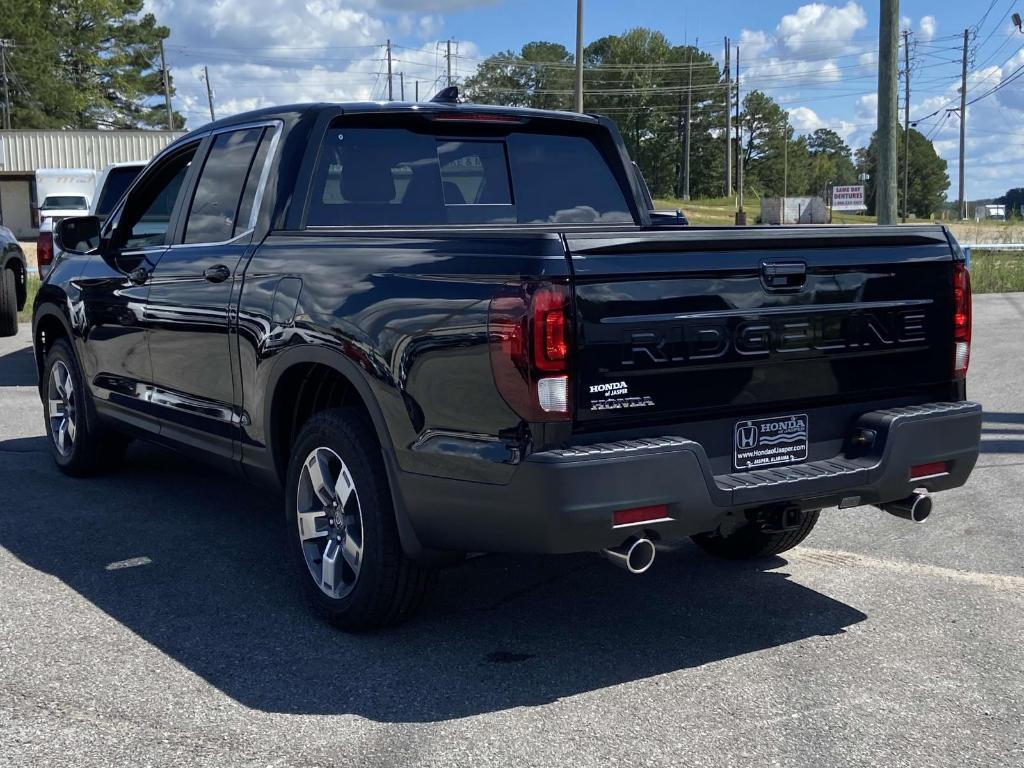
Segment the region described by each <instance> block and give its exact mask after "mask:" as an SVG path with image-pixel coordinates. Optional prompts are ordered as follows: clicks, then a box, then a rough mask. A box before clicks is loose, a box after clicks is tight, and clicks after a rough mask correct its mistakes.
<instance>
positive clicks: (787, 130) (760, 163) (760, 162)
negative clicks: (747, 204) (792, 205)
mask: <svg viewBox="0 0 1024 768" xmlns="http://www.w3.org/2000/svg"><path fill="white" fill-rule="evenodd" d="M740 121H741V123H742V126H743V142H744V143H743V149H742V152H743V174H744V176H743V179H744V188H745V189H746V191H747V192H749V193H753V194H755V195H759V196H779V195H781V194H782V192H783V185H784V181H785V177H786V167H787V166H786V162H785V161H786V154H787V149H788V150H789V152H788V154H789V158H788V159H789V163H788V169H789V173H788V179H789V183H788V184H786V193H787V194H788V195H798V194H802V193H803V192H804V191H805V190H804V187H806V184H807V179H806V176H807V174H806V170H807V142H806V140H804V139H803V137H801V138H800V139H799V140H797V141H794V140H793V134H794V131H793V128H792V126H790V125H789V115H788V114H787V113H786V112H785V111H784V110H783V109H782V107H780V106H779V105H778V104H777V103H776V102H775V100H774V99H772V98H771V97H769V96H767V95H765V94H764V93H762V92H761V91H751V92H750V93H748V94H747V95H746V97H745V98H744V99H743V112H742V114H741V115H740ZM787 143H788V147H787V146H786V145H787Z"/></svg>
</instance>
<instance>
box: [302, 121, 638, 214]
mask: <svg viewBox="0 0 1024 768" xmlns="http://www.w3.org/2000/svg"><path fill="white" fill-rule="evenodd" d="M306 223H307V226H311V227H331V226H386V225H392V226H403V225H429V224H593V223H616V224H621V223H633V214H632V212H631V211H630V208H629V205H628V204H627V202H626V195H625V194H624V193H623V190H622V187H621V186H620V184H619V181H618V180H617V179H616V177H615V174H613V173H612V170H611V168H610V167H609V165H608V162H607V161H606V160H605V158H604V156H603V155H602V153H601V151H600V149H599V148H598V146H597V145H596V144H595V143H594V142H593V141H592V140H591V139H590V138H588V137H586V136H572V135H561V134H553V133H543V132H526V131H514V132H506V134H505V135H501V134H500V133H494V135H484V136H472V137H469V136H458V135H447V134H445V135H440V134H438V133H437V132H436V130H434V131H431V132H418V131H415V130H408V129H404V128H394V127H391V128H385V127H345V126H342V127H338V128H332V129H331V130H330V131H328V133H327V137H326V139H325V142H324V146H323V147H322V150H321V152H320V158H319V161H318V167H317V172H316V174H315V176H314V180H313V190H312V195H311V199H310V203H309V209H308V215H307V221H306Z"/></svg>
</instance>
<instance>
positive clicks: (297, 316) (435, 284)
mask: <svg viewBox="0 0 1024 768" xmlns="http://www.w3.org/2000/svg"><path fill="white" fill-rule="evenodd" d="M567 275H568V266H567V263H566V258H565V251H564V246H563V243H562V241H561V239H560V238H559V237H558V236H557V235H555V234H549V233H516V234H511V233H510V234H505V233H500V234H495V233H490V234H487V233H484V234H481V233H470V232H464V231H463V232H456V231H452V232H439V231H437V230H434V231H431V232H429V233H427V232H409V233H388V234H381V233H379V232H377V233H372V232H371V233H367V232H362V233H360V232H350V233H343V232H336V233H333V232H332V233H327V232H307V233H301V234H299V233H296V234H275V235H273V236H271V237H270V238H268V239H267V240H266V241H265V242H264V243H263V245H262V246H261V247H260V248H259V249H258V250H257V251H256V253H255V255H254V256H253V258H252V260H251V262H250V263H249V265H248V268H247V270H246V274H245V279H244V285H243V288H242V292H241V297H240V303H239V319H238V329H239V355H240V361H241V365H240V369H241V377H242V385H243V391H244V407H245V411H246V412H247V413H248V414H250V418H251V424H250V425H249V426H248V427H246V428H245V429H246V434H245V435H244V439H243V454H244V458H245V460H246V461H247V462H248V463H254V462H255V463H257V464H258V463H260V461H261V460H262V459H261V458H260V457H261V456H267V455H269V452H268V451H267V447H268V444H269V442H270V441H271V440H272V436H271V435H270V434H269V426H270V425H269V424H268V423H267V421H268V419H269V402H267V399H266V398H267V397H268V396H269V395H270V394H271V392H270V386H271V385H272V383H273V381H275V380H276V379H277V377H278V376H280V374H281V371H280V366H278V364H277V362H278V358H280V357H281V356H282V354H283V353H285V352H291V351H292V350H294V348H295V347H296V346H305V347H307V348H316V349H320V350H329V351H330V352H331V353H332V354H335V355H338V356H341V357H343V358H345V359H346V360H348V361H349V362H351V363H352V364H354V367H355V369H357V370H358V371H359V376H360V378H361V379H362V381H363V382H364V383H365V384H366V385H367V387H368V391H369V392H370V393H371V395H372V397H373V399H374V401H375V403H376V404H377V405H378V406H379V409H380V412H381V415H382V417H383V420H384V422H385V425H386V434H385V435H382V438H383V439H385V440H388V441H390V443H391V447H393V449H394V454H395V456H396V459H397V462H398V465H399V467H400V468H401V469H403V470H405V471H408V472H416V473H423V474H430V475H436V476H441V477H455V478H460V479H475V480H481V481H485V482H505V481H507V480H508V478H509V477H510V476H511V472H512V470H513V465H512V463H511V462H513V461H515V460H517V458H518V453H517V452H518V451H519V447H518V442H517V441H518V439H519V438H517V437H510V435H516V434H518V433H519V432H520V430H519V426H520V419H519V417H518V416H517V415H516V414H515V413H513V411H512V410H511V409H510V408H509V407H508V406H507V405H506V404H505V402H504V401H503V400H502V399H501V396H500V395H499V394H498V392H497V390H496V389H495V386H494V382H493V378H492V374H491V365H490V356H489V348H488V343H487V342H488V335H487V310H488V304H489V301H490V299H491V297H492V296H493V295H494V293H495V291H496V289H497V287H498V286H499V285H501V284H503V283H505V282H509V281H517V280H521V279H524V278H557V277H566V276H567ZM296 295H297V297H296ZM291 305H293V306H294V311H292V309H291ZM293 359H295V358H294V356H293V355H292V354H289V360H293Z"/></svg>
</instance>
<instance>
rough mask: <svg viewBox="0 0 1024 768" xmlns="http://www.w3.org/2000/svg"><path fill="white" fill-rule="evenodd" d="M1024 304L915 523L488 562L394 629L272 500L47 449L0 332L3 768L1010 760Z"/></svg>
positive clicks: (148, 458)
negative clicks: (729, 558)
mask: <svg viewBox="0 0 1024 768" xmlns="http://www.w3.org/2000/svg"><path fill="white" fill-rule="evenodd" d="M1022 329H1024V294H1004V295H988V296H980V297H976V299H975V330H974V356H973V362H972V367H971V379H970V383H971V385H970V390H971V391H970V395H971V397H972V399H977V400H980V401H981V402H982V403H983V404H984V406H985V410H986V416H985V424H984V434H983V443H982V445H983V456H982V457H981V459H980V461H979V463H978V468H977V470H976V471H975V474H974V476H973V478H972V480H971V482H970V483H969V485H968V486H967V487H965V488H962V489H959V490H957V491H952V492H949V493H946V494H943V495H941V496H938V497H936V509H935V512H934V514H933V515H932V517H931V519H930V520H929V521H928V522H927V523H926V524H924V525H913V524H911V523H908V522H904V521H901V520H897V519H896V518H893V517H890V516H888V515H885V514H883V513H881V512H878V511H876V510H872V509H869V508H864V509H854V510H846V511H843V512H839V511H834V510H833V511H830V512H828V513H827V514H825V515H824V516H823V517H822V520H821V522H820V523H819V525H818V527H817V529H816V530H815V531H814V533H813V534H812V535H811V536H810V538H809V539H808V540H807V542H806V546H804V547H802V548H800V549H798V550H795V551H793V552H791V553H787V555H786V556H784V557H782V558H776V559H775V560H774V561H771V562H768V563H766V564H760V565H758V566H756V567H755V566H752V565H744V564H733V563H722V562H717V561H713V560H711V559H709V558H708V557H706V556H704V555H703V554H701V553H700V552H699V551H698V550H697V549H696V548H695V547H693V546H692V545H691V544H689V543H688V542H680V543H678V544H674V545H671V546H667V547H665V548H664V549H663V550H662V551H661V552H660V553H659V557H658V560H657V562H656V563H655V566H654V568H653V569H652V570H651V571H650V572H649V573H648V574H646V575H645V576H642V577H631V576H629V575H628V574H626V573H625V572H623V571H619V570H617V569H614V568H612V567H611V566H609V565H608V564H607V563H605V562H603V561H602V560H600V559H599V558H597V557H596V556H591V555H579V556H572V557H564V558H537V557H484V558H478V559H475V560H472V561H470V562H469V563H467V564H466V565H464V566H463V567H460V568H458V569H454V570H451V571H448V572H446V573H444V574H443V576H442V578H441V582H440V587H439V589H438V590H437V593H436V595H435V596H434V597H433V598H432V600H431V601H430V603H429V604H428V605H427V607H426V609H425V611H424V612H423V614H422V615H421V616H420V617H419V618H418V619H416V620H415V621H413V622H411V623H409V624H407V625H405V626H403V627H401V628H400V629H398V630H395V631H391V632H387V633H380V634H371V635H361V636H349V635H345V634H342V633H339V632H336V631H334V630H332V629H330V628H328V627H327V626H324V625H321V624H319V623H318V622H317V621H316V620H314V619H312V618H311V617H310V616H309V615H308V614H307V613H306V611H305V609H304V608H303V607H302V605H300V604H299V603H298V600H297V598H296V593H295V592H294V591H293V587H292V584H291V581H290V576H291V574H290V573H289V572H288V571H287V568H286V564H285V563H284V562H283V559H282V556H281V549H280V546H279V540H278V536H279V534H280V529H279V526H280V522H281V521H280V518H281V515H280V514H279V510H278V505H277V503H276V501H275V500H274V499H272V498H268V496H267V494H266V493H265V492H263V491H261V490H259V489H255V488H252V487H249V486H246V485H244V484H242V483H240V482H238V481H236V480H234V479H229V478H225V477H222V476H220V475H218V474H217V473H216V472H214V471H212V470H209V469H207V468H205V467H203V466H200V465H197V464H194V463H192V462H191V461H189V460H188V459H187V458H185V457H181V456H178V455H175V454H173V453H169V452H166V451H163V450H161V449H157V448H152V447H147V446H144V445H136V446H133V449H132V450H131V451H130V452H129V456H128V459H127V461H126V463H125V465H124V467H123V468H122V469H121V470H120V471H118V472H116V473H114V474H111V475H109V476H106V477H103V478H100V479H94V480H89V481H75V480H71V479H68V478H65V477H63V476H62V475H60V474H59V473H58V472H57V471H56V469H54V467H53V464H52V462H51V460H50V457H49V456H48V455H47V453H46V444H45V442H44V438H43V431H42V418H41V415H40V404H39V400H38V396H37V394H36V391H35V389H34V384H35V370H34V367H33V363H32V355H31V351H30V349H29V333H28V329H27V327H23V328H22V332H21V334H20V335H19V336H18V337H16V338H13V339H0V765H3V766H19V767H20V766H34V765H40V766H52V765H76V766H78V765H80V766H112V765H138V766H144V765H175V766H183V765H215V766H226V765H247V766H248V765H251V766H277V765H304V766H307V765H308V766H321V765H322V766H327V765H352V766H360V768H365V767H366V766H397V765H403V766H404V765H424V766H427V765H429V766H489V765H494V766H585V765H605V766H606V765H618V764H624V765H625V764H628V765H665V766H669V765H671V766H678V765H695V766H716V767H720V766H734V765H735V766H740V765H749V766H769V765H781V766H813V767H814V768H821V767H823V766H887V767H893V766H913V767H914V768H922V767H923V766H1021V765H1024V516H1022V513H1024V494H1022V491H1021V488H1024V391H1022V386H1024V385H1022V382H1024V333H1022Z"/></svg>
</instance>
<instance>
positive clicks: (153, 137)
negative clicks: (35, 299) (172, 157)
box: [0, 130, 184, 239]
mask: <svg viewBox="0 0 1024 768" xmlns="http://www.w3.org/2000/svg"><path fill="white" fill-rule="evenodd" d="M182 135H184V134H183V133H182V132H180V131H36V130H24V131H20V130H19V131H0V223H2V224H3V225H4V226H6V227H8V228H10V229H11V230H13V231H14V234H15V235H16V236H17V237H19V238H24V239H31V238H34V237H35V235H36V232H37V229H36V226H37V223H38V222H37V219H36V206H37V205H38V202H39V201H38V200H37V199H36V193H35V172H36V170H37V169H39V168H92V169H94V170H97V171H100V170H102V169H103V168H105V167H106V166H107V165H109V164H110V163H124V162H129V161H139V160H143V161H145V160H149V159H150V158H151V157H153V155H155V154H156V153H157V152H159V151H160V150H161V149H163V148H164V147H166V146H167V145H168V144H170V143H171V142H172V141H174V140H175V139H176V138H178V137H179V136H182Z"/></svg>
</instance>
